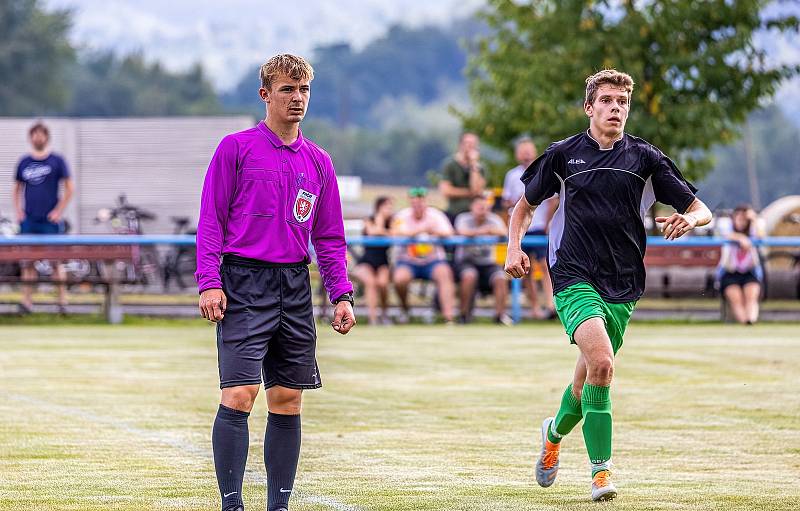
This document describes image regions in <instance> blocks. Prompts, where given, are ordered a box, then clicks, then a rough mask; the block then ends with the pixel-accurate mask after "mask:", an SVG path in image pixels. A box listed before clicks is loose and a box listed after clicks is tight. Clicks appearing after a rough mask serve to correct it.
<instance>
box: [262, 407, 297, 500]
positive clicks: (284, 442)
mask: <svg viewBox="0 0 800 511" xmlns="http://www.w3.org/2000/svg"><path fill="white" fill-rule="evenodd" d="M299 458H300V416H299V415H281V414H277V413H270V414H269V416H268V417H267V431H266V433H265V434H264V466H265V467H267V510H268V511H275V510H276V509H280V508H282V507H285V508H288V507H289V497H290V496H291V494H292V487H293V486H294V476H295V473H296V472H297V460H298V459H299Z"/></svg>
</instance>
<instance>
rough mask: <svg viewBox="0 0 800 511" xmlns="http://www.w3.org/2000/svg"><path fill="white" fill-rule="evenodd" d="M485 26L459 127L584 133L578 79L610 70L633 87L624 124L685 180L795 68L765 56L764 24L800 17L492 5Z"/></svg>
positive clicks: (721, 9) (599, 0) (747, 7)
mask: <svg viewBox="0 0 800 511" xmlns="http://www.w3.org/2000/svg"><path fill="white" fill-rule="evenodd" d="M488 3H489V5H488V6H487V8H486V9H485V10H484V11H483V12H482V14H481V16H482V17H483V18H484V19H485V20H486V22H487V23H488V24H489V26H490V27H491V29H492V33H491V35H490V36H488V37H485V38H482V39H481V40H480V42H479V44H478V49H477V51H476V53H475V54H474V55H473V57H472V58H471V59H470V65H469V71H468V73H469V78H470V94H471V96H472V99H473V103H474V110H473V111H472V112H471V113H467V114H462V117H463V119H464V121H465V125H466V126H467V127H469V128H471V129H474V130H476V131H477V132H478V133H480V134H481V135H482V136H483V137H484V139H485V140H486V141H487V142H489V143H491V144H493V145H496V146H498V147H507V146H508V143H509V141H510V140H511V139H512V138H514V137H516V136H518V135H520V134H522V133H530V134H532V135H533V136H534V137H535V138H536V139H537V140H538V141H540V142H543V143H550V142H552V141H555V140H560V139H562V138H564V137H566V136H569V135H571V134H573V133H575V132H578V131H580V130H582V129H585V128H586V125H587V120H586V117H585V115H584V113H583V108H582V104H583V97H584V90H585V82H584V80H585V79H586V77H587V76H589V75H591V74H592V73H594V72H596V71H598V70H600V69H603V68H611V67H613V68H616V69H618V70H621V71H625V72H627V73H629V74H630V75H632V76H633V79H634V80H635V81H636V82H637V83H636V87H635V90H634V94H633V104H632V108H631V114H630V118H629V121H628V126H629V127H630V131H631V132H632V133H635V134H637V135H639V136H641V137H643V138H645V139H647V140H648V141H650V142H652V143H653V144H655V145H657V146H659V147H660V148H661V149H662V150H664V151H665V152H666V153H667V154H669V155H671V156H673V157H674V158H676V159H678V161H679V163H680V164H681V165H682V167H683V168H684V170H685V171H686V173H687V174H688V175H689V176H690V177H692V178H695V179H696V178H699V177H701V176H702V175H703V174H704V173H705V172H706V171H707V170H708V169H709V168H710V167H711V161H710V159H709V157H708V156H706V154H708V153H706V152H704V151H699V150H706V149H709V148H710V147H711V146H713V145H715V144H718V143H729V142H730V141H732V140H733V139H734V138H735V137H736V135H737V133H738V131H737V130H738V128H737V126H738V125H739V124H740V123H741V122H742V121H744V119H745V118H746V117H747V114H748V112H750V111H751V110H753V109H754V108H756V107H757V106H758V105H759V103H760V102H761V101H762V100H764V99H765V98H768V97H770V96H772V95H773V94H774V93H775V91H776V89H777V87H778V85H779V84H780V82H781V81H782V80H783V79H785V78H788V77H791V76H793V75H795V74H796V73H798V71H800V66H793V65H783V64H775V63H770V62H769V61H768V59H767V55H766V53H765V51H764V50H763V49H761V48H759V47H758V46H757V45H756V44H755V43H754V35H755V34H756V33H757V32H759V31H762V30H775V31H780V32H784V33H785V32H790V31H793V32H797V31H798V25H799V23H798V18H797V17H795V16H792V15H788V14H786V13H781V12H780V10H779V9H776V13H775V14H774V15H771V16H770V15H767V14H766V13H765V7H766V6H767V4H770V3H771V2H767V1H762V0H725V1H724V0H649V1H637V2H634V1H630V0H625V1H621V2H620V1H610V0H532V1H528V2H520V1H515V0H489V2H488Z"/></svg>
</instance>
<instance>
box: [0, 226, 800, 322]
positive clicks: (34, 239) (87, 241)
mask: <svg viewBox="0 0 800 511" xmlns="http://www.w3.org/2000/svg"><path fill="white" fill-rule="evenodd" d="M505 241H506V238H504V237H499V236H477V237H472V238H470V237H466V236H450V237H447V238H424V239H422V238H419V237H417V238H409V237H389V236H350V237H348V238H347V244H348V245H349V246H364V247H388V246H397V245H400V246H402V245H409V244H414V243H432V244H435V245H444V246H467V245H494V244H498V243H505ZM725 243H731V242H730V241H729V240H727V239H725V238H717V237H711V236H691V237H688V238H682V239H678V240H674V241H667V240H665V239H664V238H663V237H661V236H648V238H647V244H648V246H671V247H718V246H721V245H723V244H725ZM194 244H195V236H194V235H192V234H143V235H113V234H76V235H24V234H23V235H17V236H8V237H0V249H2V247H3V246H20V245H58V246H64V245H180V246H193V245H194ZM753 244H754V245H756V246H762V247H791V248H800V236H773V237H768V238H762V239H755V240H753ZM545 246H547V237H546V236H531V235H529V236H525V238H524V239H523V240H522V247H523V248H532V247H545ZM521 293H522V280H521V279H512V280H511V313H512V317H513V318H514V321H515V322H517V321H519V319H520V318H521V317H522V310H521V301H520V296H521Z"/></svg>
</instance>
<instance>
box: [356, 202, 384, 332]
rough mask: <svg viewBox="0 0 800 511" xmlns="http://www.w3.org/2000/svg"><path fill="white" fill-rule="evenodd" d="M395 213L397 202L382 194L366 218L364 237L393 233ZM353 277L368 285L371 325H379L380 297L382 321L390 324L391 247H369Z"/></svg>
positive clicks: (366, 287) (365, 285)
mask: <svg viewBox="0 0 800 511" xmlns="http://www.w3.org/2000/svg"><path fill="white" fill-rule="evenodd" d="M393 214H394V201H392V199H391V198H390V197H378V199H377V200H376V201H375V212H374V213H373V215H372V216H370V217H369V218H366V219H365V220H364V231H363V234H364V236H389V229H390V227H391V222H392V215H393ZM353 276H354V277H355V278H356V279H357V280H358V281H359V282H361V285H362V286H364V298H365V300H366V302H367V311H368V312H367V314H368V316H369V324H370V325H377V324H379V320H378V301H379V299H380V305H381V311H382V315H381V318H380V322H382V323H383V324H388V323H389V317H388V315H387V309H388V307H389V303H388V302H389V300H388V298H389V277H390V275H389V247H388V246H385V247H372V246H365V247H364V253H363V255H362V256H361V257H360V258H359V259H358V262H357V264H356V267H355V270H354V271H353Z"/></svg>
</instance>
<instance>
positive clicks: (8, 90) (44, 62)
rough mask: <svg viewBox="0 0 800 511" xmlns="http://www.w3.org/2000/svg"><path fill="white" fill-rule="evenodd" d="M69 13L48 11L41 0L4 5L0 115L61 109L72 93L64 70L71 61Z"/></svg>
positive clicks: (9, 0)
mask: <svg viewBox="0 0 800 511" xmlns="http://www.w3.org/2000/svg"><path fill="white" fill-rule="evenodd" d="M69 28H70V13H69V11H67V10H54V11H51V12H45V11H44V10H43V9H42V7H41V6H40V2H38V1H37V0H4V1H2V2H0V76H2V77H3V79H2V81H0V115H41V114H43V113H52V112H56V111H58V109H59V108H61V107H63V105H64V104H65V103H66V101H67V99H68V97H69V93H68V91H67V90H66V89H65V87H64V81H63V77H64V71H65V69H66V68H67V67H68V66H69V65H70V64H71V63H72V62H73V59H74V51H73V49H72V46H70V43H69V41H68V39H67V33H68V32H69Z"/></svg>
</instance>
